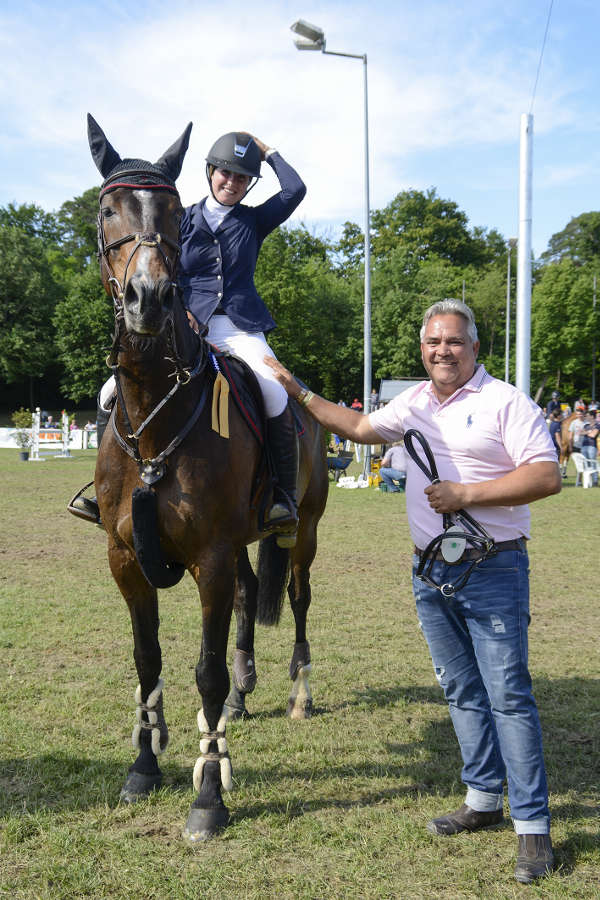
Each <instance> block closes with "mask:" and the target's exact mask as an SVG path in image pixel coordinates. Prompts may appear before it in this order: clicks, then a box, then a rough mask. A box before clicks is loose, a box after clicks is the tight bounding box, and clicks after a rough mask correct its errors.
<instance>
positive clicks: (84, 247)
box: [0, 187, 600, 408]
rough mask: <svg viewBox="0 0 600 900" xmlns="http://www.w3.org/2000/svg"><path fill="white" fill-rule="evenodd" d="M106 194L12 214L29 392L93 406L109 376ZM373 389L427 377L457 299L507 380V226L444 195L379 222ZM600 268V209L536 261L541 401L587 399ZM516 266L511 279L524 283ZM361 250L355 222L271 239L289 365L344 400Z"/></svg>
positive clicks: (8, 264) (401, 197) (354, 382)
mask: <svg viewBox="0 0 600 900" xmlns="http://www.w3.org/2000/svg"><path fill="white" fill-rule="evenodd" d="M98 191H99V188H97V187H93V188H90V189H89V190H87V191H86V192H85V193H84V194H82V195H81V196H80V197H75V198H74V199H73V200H69V201H67V202H66V203H64V204H63V205H62V206H61V207H60V209H59V210H58V212H45V211H44V210H43V209H41V208H40V207H39V206H37V205H36V204H22V205H17V204H8V205H7V206H5V207H0V379H1V380H2V381H4V382H5V384H6V385H16V386H19V385H21V386H23V392H24V391H25V386H27V396H28V399H29V405H30V406H31V407H32V408H33V407H34V406H35V405H37V403H38V402H39V401H38V396H37V395H38V391H39V387H40V385H41V384H42V383H43V382H44V381H45V380H47V379H55V381H56V384H57V387H58V389H59V390H60V392H61V396H62V397H63V398H64V399H65V400H69V401H71V402H72V403H74V404H85V403H89V404H91V403H93V398H94V397H95V395H96V392H97V390H98V388H99V387H100V385H101V384H102V383H103V381H104V380H105V379H106V377H107V375H108V372H107V370H106V367H105V363H104V360H105V357H106V348H107V346H108V345H109V344H110V339H111V335H112V329H113V312H112V302H111V301H110V300H109V298H108V297H107V296H106V294H105V293H104V291H103V289H102V286H101V283H100V277H99V270H98V262H97V257H96V252H97V238H96V216H97V208H98ZM371 228H372V233H371V246H372V278H371V281H372V290H371V294H372V296H371V308H372V359H373V382H374V384H375V385H376V384H378V382H379V380H380V379H382V378H399V377H411V376H412V377H421V376H422V375H423V374H424V372H423V367H422V363H421V359H420V352H419V341H418V334H419V328H420V323H421V319H422V316H423V312H424V310H425V309H426V308H427V307H428V306H429V305H430V304H431V303H433V302H435V301H436V300H439V299H442V298H444V297H457V298H459V299H463V298H464V300H465V302H466V303H468V304H469V306H471V307H472V309H473V311H474V313H475V317H476V321H477V323H478V329H479V337H480V340H481V349H480V352H479V359H480V361H482V362H483V363H484V364H485V366H486V368H487V369H488V371H490V372H491V373H492V374H493V375H496V376H499V377H504V368H505V337H506V280H507V254H508V253H509V246H508V242H507V241H506V240H505V239H504V238H503V237H502V235H500V234H499V232H498V231H497V230H495V229H490V230H488V229H486V228H480V227H470V226H469V222H468V219H467V216H466V214H465V213H464V212H463V211H462V210H461V209H460V208H459V207H458V205H457V204H456V203H454V202H453V201H451V200H447V199H443V198H441V197H440V196H439V195H438V194H437V191H436V190H435V188H431V189H429V190H427V191H424V192H422V191H417V190H408V191H402V192H401V193H399V194H397V196H396V197H394V199H393V200H392V201H391V202H390V203H389V204H388V205H387V206H386V207H384V208H383V209H378V210H373V211H372V216H371ZM599 261H600V212H588V213H583V214H581V215H580V216H577V217H576V218H574V219H571V221H570V222H569V223H568V224H567V225H566V227H565V228H564V229H563V230H562V231H561V232H559V233H557V234H555V235H553V236H552V238H551V240H550V242H549V245H548V249H547V250H546V252H545V253H543V254H542V256H541V258H540V259H539V260H538V261H537V262H535V263H534V277H533V295H532V313H531V322H532V341H531V378H532V383H531V389H532V393H536V391H538V392H539V393H540V402H545V399H546V398H547V396H549V393H550V391H552V390H556V389H559V390H560V391H561V392H562V394H563V396H565V397H569V396H575V395H577V396H579V395H582V396H584V397H590V395H591V370H592V357H593V355H594V353H596V352H597V349H598V347H597V345H598V343H600V342H598V341H597V335H598V310H597V308H595V305H594V303H593V279H594V276H595V275H596V273H597V272H598V270H599V269H600V266H599ZM515 269H516V266H514V265H513V267H512V270H513V273H514V272H515ZM363 277H364V244H363V232H362V230H361V228H360V227H359V226H358V225H357V224H355V223H353V222H346V223H345V225H344V227H343V229H342V233H341V236H340V237H339V238H338V239H337V240H330V239H327V238H326V237H324V236H323V235H319V234H315V233H311V232H309V231H308V229H306V228H305V227H304V226H299V227H295V228H279V229H278V230H276V231H275V232H274V233H272V234H271V235H269V237H268V238H267V239H266V241H265V243H264V245H263V248H262V251H261V254H260V257H259V262H258V266H257V271H256V285H257V288H258V291H259V293H260V294H261V295H262V297H263V299H264V300H265V302H266V304H267V306H268V308H269V309H270V311H271V312H272V315H273V317H274V318H275V320H276V322H277V323H278V328H277V329H276V331H274V332H273V333H272V334H271V336H270V343H271V344H272V346H273V349H274V351H275V353H276V354H277V356H278V357H279V358H280V359H281V360H282V362H284V363H285V364H286V365H287V366H288V367H289V368H291V369H292V370H293V371H294V372H295V374H296V375H297V376H298V377H299V378H301V379H302V380H303V381H305V382H306V383H308V384H310V386H311V387H312V388H313V389H314V390H316V391H319V393H322V394H324V395H325V396H327V397H329V398H330V399H332V400H338V399H345V400H349V399H351V398H352V397H354V396H359V397H360V396H361V395H362V381H363V301H364V293H363V285H364V282H363ZM511 296H512V298H513V314H512V315H511V325H510V327H511V338H510V343H511V348H512V353H511V362H510V377H511V380H512V381H513V382H514V377H515V372H514V364H515V360H514V343H515V337H514V329H515V315H514V309H515V300H514V298H515V296H516V274H513V277H512V284H511Z"/></svg>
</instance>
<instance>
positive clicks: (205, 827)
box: [183, 806, 229, 844]
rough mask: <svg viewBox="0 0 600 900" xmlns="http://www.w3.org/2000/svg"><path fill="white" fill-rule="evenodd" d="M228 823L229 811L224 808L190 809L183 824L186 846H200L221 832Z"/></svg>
mask: <svg viewBox="0 0 600 900" xmlns="http://www.w3.org/2000/svg"><path fill="white" fill-rule="evenodd" d="M228 823H229V811H228V810H227V808H226V807H224V806H221V807H218V808H217V809H197V808H195V807H192V808H191V810H190V814H189V816H188V820H187V822H186V823H185V830H184V832H183V838H184V840H185V841H187V842H188V844H201V843H203V842H204V841H209V840H210V839H211V838H213V837H215V835H217V834H219V832H220V831H223V829H224V828H226V827H227V825H228Z"/></svg>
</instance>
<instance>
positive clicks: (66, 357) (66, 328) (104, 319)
mask: <svg viewBox="0 0 600 900" xmlns="http://www.w3.org/2000/svg"><path fill="white" fill-rule="evenodd" d="M54 325H55V327H56V345H57V348H58V352H59V356H60V360H61V362H62V363H63V365H64V368H65V373H66V374H65V377H64V379H63V382H62V389H63V391H64V394H65V396H66V397H69V398H70V399H72V400H74V401H75V402H78V401H80V400H83V399H87V398H88V397H89V398H91V397H94V396H95V395H96V393H97V391H98V389H99V388H100V386H101V385H102V383H103V382H104V381H105V380H106V378H107V377H108V370H107V368H106V365H105V359H106V354H107V347H108V346H109V345H110V337H111V333H112V327H113V310H112V303H111V301H110V299H109V298H108V297H107V295H106V293H105V291H104V288H103V287H102V284H101V281H100V275H99V273H98V266H97V265H96V263H95V262H94V263H92V264H91V265H89V266H87V268H85V269H84V270H83V272H81V273H80V274H76V275H74V276H73V278H72V279H71V284H70V288H69V291H68V293H67V295H66V296H65V297H64V298H63V299H62V300H61V301H60V303H59V304H58V305H57V307H56V312H55V314H54Z"/></svg>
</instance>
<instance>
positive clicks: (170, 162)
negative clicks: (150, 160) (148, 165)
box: [155, 122, 192, 181]
mask: <svg viewBox="0 0 600 900" xmlns="http://www.w3.org/2000/svg"><path fill="white" fill-rule="evenodd" d="M191 130H192V123H191V122H190V123H189V125H188V127H187V128H186V129H185V131H184V132H183V134H182V135H181V137H178V138H177V140H176V141H175V143H174V144H171V146H170V147H169V149H168V150H165V152H164V153H163V155H162V156H161V158H160V159H157V161H156V163H155V165H157V166H158V167H159V168H161V169H164V170H165V171H166V173H167V175H168V176H169V177H170V178H172V179H173V181H176V180H177V178H178V177H179V173H180V172H181V167H182V165H183V160H184V157H185V154H186V153H187V148H188V146H189V143H190V132H191Z"/></svg>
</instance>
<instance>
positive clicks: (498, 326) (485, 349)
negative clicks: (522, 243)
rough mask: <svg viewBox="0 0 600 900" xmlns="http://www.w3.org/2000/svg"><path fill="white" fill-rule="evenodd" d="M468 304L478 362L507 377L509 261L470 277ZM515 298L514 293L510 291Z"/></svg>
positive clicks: (468, 282) (494, 372) (476, 271)
mask: <svg viewBox="0 0 600 900" xmlns="http://www.w3.org/2000/svg"><path fill="white" fill-rule="evenodd" d="M466 282H467V284H468V293H467V296H466V297H465V299H466V302H467V303H468V305H469V306H470V307H471V309H472V310H473V314H474V316H475V322H476V323H477V333H478V337H479V341H480V345H481V346H480V349H479V360H480V362H482V363H484V365H485V367H486V369H487V371H488V372H489V373H490V374H491V375H495V376H496V377H497V378H503V377H504V364H505V350H506V344H505V337H506V257H505V258H504V261H503V262H502V265H499V266H498V265H495V266H487V267H486V268H485V269H479V270H475V271H472V272H470V273H469V274H468V275H467V278H466ZM511 295H512V296H514V291H511Z"/></svg>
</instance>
